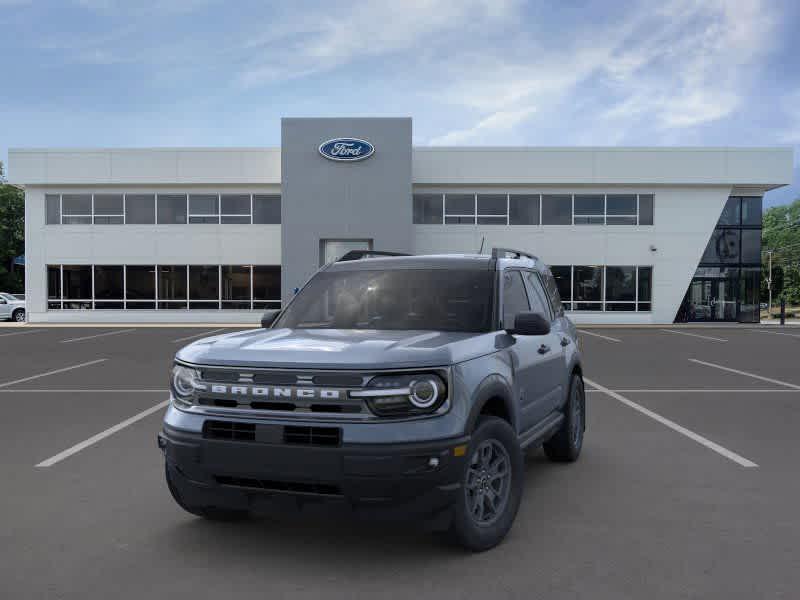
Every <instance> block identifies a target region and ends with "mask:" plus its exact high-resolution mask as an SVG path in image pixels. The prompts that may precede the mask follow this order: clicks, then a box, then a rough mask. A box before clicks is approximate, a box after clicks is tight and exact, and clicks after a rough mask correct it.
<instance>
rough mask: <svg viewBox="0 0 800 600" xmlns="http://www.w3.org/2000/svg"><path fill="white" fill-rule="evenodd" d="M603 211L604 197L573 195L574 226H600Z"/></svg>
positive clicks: (602, 220)
mask: <svg viewBox="0 0 800 600" xmlns="http://www.w3.org/2000/svg"><path fill="white" fill-rule="evenodd" d="M604 211H605V196H603V195H602V194H576V195H575V225H602V224H603V223H604V222H605V217H604V216H603V214H604Z"/></svg>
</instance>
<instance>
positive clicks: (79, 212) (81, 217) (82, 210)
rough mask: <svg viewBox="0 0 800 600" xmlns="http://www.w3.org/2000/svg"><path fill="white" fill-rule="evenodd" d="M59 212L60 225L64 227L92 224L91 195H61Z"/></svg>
mask: <svg viewBox="0 0 800 600" xmlns="http://www.w3.org/2000/svg"><path fill="white" fill-rule="evenodd" d="M61 210H62V223H64V224H65V225H90V224H91V223H92V195H91V194H63V195H62V196H61Z"/></svg>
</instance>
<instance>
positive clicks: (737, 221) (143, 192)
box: [9, 119, 793, 324]
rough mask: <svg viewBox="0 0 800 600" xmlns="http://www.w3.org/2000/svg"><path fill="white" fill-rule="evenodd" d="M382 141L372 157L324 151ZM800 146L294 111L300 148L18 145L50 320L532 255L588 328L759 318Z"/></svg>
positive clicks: (262, 298) (29, 262)
mask: <svg viewBox="0 0 800 600" xmlns="http://www.w3.org/2000/svg"><path fill="white" fill-rule="evenodd" d="M342 136H345V137H347V138H349V139H350V138H352V139H357V140H365V141H367V142H368V143H369V145H371V147H373V148H374V153H373V154H372V155H371V156H369V157H368V158H365V159H363V160H355V161H339V160H329V159H328V158H327V157H326V156H324V155H323V153H322V152H320V145H321V144H323V143H324V142H326V141H328V140H331V139H334V138H338V137H342ZM792 164H793V156H792V151H791V149H787V148H480V147H476V148H438V147H436V148H434V147H426V148H421V147H412V145H411V120H410V119H284V120H283V124H282V146H281V148H268V149H254V148H247V149H239V148H180V149H161V148H159V149H80V150H79V149H75V150H65V149H17V150H11V151H10V153H9V176H10V179H11V181H12V183H16V184H20V185H23V186H24V187H25V197H26V209H25V241H26V253H25V256H26V298H27V309H28V319H29V321H31V322H109V323H110V322H230V323H256V322H258V319H259V315H260V312H261V311H262V310H263V309H265V308H273V307H279V306H281V303H285V302H286V301H288V299H289V298H290V297H291V295H292V293H293V291H294V289H295V288H297V287H299V286H300V285H302V283H303V282H304V281H305V280H306V279H307V278H308V277H309V276H310V275H311V274H313V272H314V270H315V269H316V268H318V267H319V266H320V264H321V263H324V262H325V261H326V260H329V259H331V258H333V257H335V256H337V255H341V254H342V253H343V252H344V251H346V250H347V249H350V248H372V249H376V250H390V251H399V252H409V253H414V254H429V253H452V252H467V253H476V252H479V251H480V250H481V248H482V249H483V251H484V252H488V251H489V250H490V249H491V248H492V247H493V246H502V247H511V248H517V249H520V250H525V251H529V252H532V253H534V254H536V255H537V256H539V257H540V258H542V259H543V260H544V261H545V262H546V263H548V264H549V265H551V267H552V269H553V272H554V275H555V276H556V279H557V281H558V283H559V289H560V291H561V296H562V300H563V301H564V303H565V307H566V308H567V309H569V310H570V311H571V313H570V315H571V317H572V318H573V320H574V321H576V322H578V323H631V324H651V323H653V324H657V323H673V322H675V321H676V320H678V321H743V322H751V321H755V320H758V310H757V308H758V306H757V305H758V289H759V283H760V279H759V278H760V275H759V267H758V265H759V263H760V252H761V247H760V235H761V234H760V227H761V197H762V196H763V194H764V192H766V191H768V190H770V189H773V188H775V187H778V186H781V185H785V184H788V183H790V182H791V178H792Z"/></svg>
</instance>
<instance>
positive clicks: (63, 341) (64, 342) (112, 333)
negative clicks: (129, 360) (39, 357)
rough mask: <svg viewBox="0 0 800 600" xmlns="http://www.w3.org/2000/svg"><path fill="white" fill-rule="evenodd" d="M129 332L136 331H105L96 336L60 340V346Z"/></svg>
mask: <svg viewBox="0 0 800 600" xmlns="http://www.w3.org/2000/svg"><path fill="white" fill-rule="evenodd" d="M131 331H136V330H135V329H120V330H119V331H107V332H105V333H98V334H97V335H87V336H84V337H77V338H70V339H68V340H61V343H62V344H68V343H70V342H82V341H83V340H93V339H94V338H99V337H105V336H107V335H119V334H120V333H130V332H131Z"/></svg>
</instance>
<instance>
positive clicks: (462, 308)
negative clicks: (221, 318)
mask: <svg viewBox="0 0 800 600" xmlns="http://www.w3.org/2000/svg"><path fill="white" fill-rule="evenodd" d="M386 254H389V253H378V252H372V251H353V252H350V253H348V254H346V255H345V256H344V257H342V259H340V260H339V261H338V262H334V263H331V264H328V265H326V266H325V267H323V268H322V269H320V271H319V272H317V273H316V274H315V275H314V276H313V277H312V278H311V279H310V280H309V281H308V282H307V283H306V285H305V286H304V287H303V288H302V289H301V290H300V291H299V293H297V294H296V295H295V296H294V298H293V299H292V300H291V302H289V303H288V305H287V306H286V307H285V308H284V309H283V310H282V311H277V310H276V311H268V312H267V313H266V314H265V315H264V318H263V320H262V327H263V329H257V330H250V331H242V332H237V333H230V334H225V335H218V336H215V337H210V338H206V339H202V340H199V341H196V342H194V343H192V344H190V345H188V346H186V347H184V348H182V349H181V350H180V351H179V352H178V353H177V355H176V357H175V363H174V366H173V370H172V377H171V381H170V384H171V402H170V406H169V408H168V410H167V413H166V416H165V418H164V426H163V431H162V432H161V433H160V434H159V440H158V442H159V447H161V448H162V450H163V452H164V455H165V457H166V465H165V467H166V479H167V484H168V486H169V489H170V491H171V492H172V495H173V497H174V498H175V500H176V502H177V503H178V504H179V505H180V506H181V507H183V508H184V509H185V510H187V511H189V512H190V513H193V514H195V515H200V516H203V517H207V518H211V519H236V518H243V517H246V516H248V515H250V514H251V513H262V514H263V513H269V512H270V511H273V510H276V509H277V508H278V507H279V506H281V505H287V504H288V505H290V506H292V507H298V508H299V507H302V506H303V505H304V504H306V503H310V502H320V501H329V502H332V503H338V504H339V505H340V506H342V507H344V508H346V509H347V511H357V512H359V513H362V514H367V515H372V516H382V515H383V516H386V515H391V516H393V517H396V516H398V515H400V516H402V517H404V518H411V519H415V520H425V521H432V523H433V525H434V528H446V529H448V530H449V531H450V532H451V533H452V534H453V536H454V537H455V539H456V540H457V541H458V542H460V543H461V544H462V545H463V546H465V547H466V548H469V549H471V550H476V551H479V550H486V549H488V548H491V547H492V546H494V545H496V544H497V543H499V542H500V541H501V540H502V539H503V538H504V536H505V535H506V533H508V531H509V529H510V528H511V525H512V523H513V521H514V518H515V516H516V513H517V509H518V507H519V504H520V499H521V497H522V491H523V477H524V475H525V469H524V465H523V450H525V449H527V448H532V447H537V446H539V445H542V444H543V445H544V451H545V453H546V455H547V456H548V457H549V458H550V459H551V460H554V461H560V462H571V461H574V460H575V459H577V458H578V455H579V454H580V451H581V446H582V442H583V435H584V429H585V397H584V387H583V380H582V369H581V360H580V352H579V349H578V344H577V337H576V330H575V327H574V325H573V324H572V322H571V321H570V320H569V319H567V318H566V317H565V316H564V311H563V308H562V305H561V300H560V298H559V295H558V290H557V288H556V282H555V280H554V279H553V276H552V274H551V273H550V270H549V269H548V267H547V266H546V265H545V264H543V263H542V262H541V261H540V260H539V259H537V258H536V257H534V256H530V255H527V254H524V253H523V252H519V251H516V250H506V249H494V250H493V251H492V255H491V256H486V255H441V256H396V255H392V256H385V255H386Z"/></svg>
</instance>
